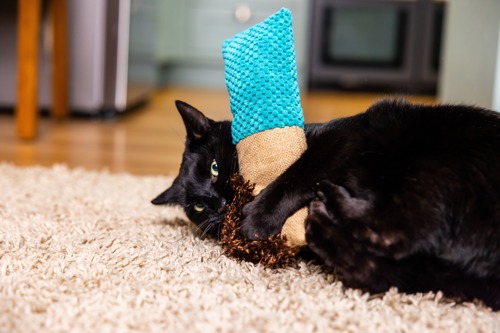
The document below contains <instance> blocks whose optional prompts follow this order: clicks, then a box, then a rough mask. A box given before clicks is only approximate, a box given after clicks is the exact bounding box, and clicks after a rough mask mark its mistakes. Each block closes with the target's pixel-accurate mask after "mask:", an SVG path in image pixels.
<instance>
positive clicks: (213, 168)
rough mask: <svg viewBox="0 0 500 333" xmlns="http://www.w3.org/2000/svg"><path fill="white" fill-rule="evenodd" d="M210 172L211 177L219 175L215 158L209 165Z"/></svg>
mask: <svg viewBox="0 0 500 333" xmlns="http://www.w3.org/2000/svg"><path fill="white" fill-rule="evenodd" d="M210 173H211V174H212V176H213V177H217V176H219V166H218V165H217V161H216V160H213V161H212V164H211V165H210Z"/></svg>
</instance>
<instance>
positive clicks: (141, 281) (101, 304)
mask: <svg viewBox="0 0 500 333" xmlns="http://www.w3.org/2000/svg"><path fill="white" fill-rule="evenodd" d="M171 181H172V178H169V177H162V176H148V177H144V176H141V177H139V176H133V175H129V174H112V173H109V172H106V171H100V172H94V171H86V170H83V169H69V168H67V167H65V166H63V165H56V166H53V167H52V168H43V167H28V168H20V167H16V166H13V165H10V164H0V236H1V238H0V332H287V333H291V332H328V331H330V332H468V333H469V332H500V314H498V313H495V312H491V311H490V310H489V309H487V308H485V307H483V306H481V305H478V304H472V303H466V304H459V305H457V304H454V303H453V302H451V301H448V300H446V299H444V298H443V297H442V295H440V294H439V293H437V294H433V293H429V294H419V295H404V294H400V293H398V292H397V291H396V290H391V291H389V292H388V293H386V294H384V295H379V296H370V295H368V294H364V293H362V292H360V291H358V290H353V289H344V288H343V287H342V284H341V283H340V282H338V281H336V280H335V277H334V276H332V275H331V274H328V273H325V272H323V271H322V270H321V268H320V267H318V266H315V265H312V264H310V263H307V262H300V263H299V265H298V267H296V268H286V269H276V270H273V269H268V268H264V267H262V266H260V265H254V264H250V263H246V262H237V261H234V260H233V259H230V258H227V257H225V256H224V255H222V252H221V248H220V247H219V245H218V244H217V243H216V242H215V241H212V240H206V239H205V240H204V239H200V237H199V236H198V235H199V234H198V233H197V232H196V229H195V228H193V226H191V224H190V223H189V222H187V221H186V219H185V217H184V215H183V213H182V212H181V211H180V210H179V209H175V208H168V207H157V206H153V205H151V204H150V203H149V201H150V200H151V199H152V198H153V197H154V196H155V195H157V194H158V193H160V192H161V191H162V190H164V189H165V188H166V186H167V185H168V184H169V183H170V182H171Z"/></svg>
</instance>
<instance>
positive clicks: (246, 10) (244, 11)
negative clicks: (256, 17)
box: [234, 5, 252, 23]
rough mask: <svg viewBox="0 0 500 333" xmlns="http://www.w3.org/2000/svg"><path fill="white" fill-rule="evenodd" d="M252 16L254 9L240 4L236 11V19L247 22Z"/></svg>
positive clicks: (239, 21)
mask: <svg viewBox="0 0 500 333" xmlns="http://www.w3.org/2000/svg"><path fill="white" fill-rule="evenodd" d="M251 17H252V10H251V9H250V7H248V6H247V5H239V6H238V7H236V10H235V11H234V19H235V20H236V22H238V23H247V22H248V21H249V20H250V18H251Z"/></svg>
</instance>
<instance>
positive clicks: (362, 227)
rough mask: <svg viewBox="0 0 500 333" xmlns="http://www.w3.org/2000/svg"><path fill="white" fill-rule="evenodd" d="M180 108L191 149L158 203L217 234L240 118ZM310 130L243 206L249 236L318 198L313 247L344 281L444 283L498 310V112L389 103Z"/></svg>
mask: <svg viewBox="0 0 500 333" xmlns="http://www.w3.org/2000/svg"><path fill="white" fill-rule="evenodd" d="M177 106H178V109H179V111H180V113H181V115H182V117H183V119H184V122H185V124H186V129H187V132H188V140H187V145H186V152H185V155H184V160H183V164H182V166H181V171H180V174H179V176H178V177H177V179H176V180H175V182H174V184H173V185H172V188H171V189H169V190H167V191H166V192H164V193H163V194H162V195H160V196H159V197H158V198H156V199H155V200H154V201H153V202H154V203H165V202H166V203H180V204H182V205H183V206H184V207H185V209H186V212H187V213H188V216H189V218H191V219H192V220H193V221H195V222H197V223H199V224H200V225H201V226H202V227H210V230H215V231H213V232H212V234H214V235H217V230H218V228H219V226H220V223H221V221H222V217H221V216H222V215H223V212H222V211H223V209H222V208H220V207H222V206H223V205H221V203H226V202H229V201H230V200H231V198H232V193H231V190H230V189H229V188H228V187H227V179H228V178H227V177H229V175H230V174H231V173H232V172H233V171H235V170H236V169H237V164H236V157H235V150H234V147H233V146H232V144H231V140H230V128H229V127H230V123H228V122H214V121H212V120H209V119H207V118H205V117H204V116H203V115H202V114H201V113H200V112H198V111H196V110H194V109H193V108H192V107H189V106H187V105H186V104H183V103H177ZM195 133H198V134H195ZM224 136H225V137H224ZM306 137H307V142H308V149H307V150H306V152H305V153H304V154H303V155H302V157H301V158H300V159H299V160H298V161H297V162H296V163H294V164H293V165H292V166H291V167H290V168H289V169H288V170H287V171H286V172H285V173H283V174H282V175H281V176H280V177H278V178H277V179H276V180H275V181H274V182H273V183H272V184H271V185H269V186H268V187H267V188H266V189H264V190H263V191H262V192H261V193H260V194H259V195H258V196H257V197H256V198H255V200H254V201H252V202H251V203H249V204H248V205H246V206H245V207H244V209H243V213H244V216H245V218H244V220H243V224H242V232H243V233H244V235H245V236H247V237H248V238H250V239H261V238H266V237H268V236H269V235H272V234H275V233H278V232H279V231H280V230H281V227H282V225H283V222H284V221H285V219H286V218H287V217H288V216H289V215H291V214H292V213H293V212H294V211H296V210H297V209H299V208H300V207H303V206H309V215H308V218H307V220H306V222H305V223H306V238H307V243H308V247H309V248H310V250H312V252H314V253H315V254H316V255H317V256H318V257H319V258H320V259H321V260H322V262H323V263H324V264H325V265H326V266H328V267H332V268H334V269H336V271H337V272H338V273H339V274H340V276H341V278H342V280H343V282H344V283H345V285H346V286H349V287H356V288H362V289H365V290H368V291H370V292H383V291H386V290H388V288H390V287H391V286H395V287H398V289H399V290H400V291H403V292H426V291H438V290H442V291H443V292H444V293H445V294H446V295H448V296H457V297H460V298H462V299H464V300H472V299H475V298H477V299H480V300H482V301H484V303H485V304H487V305H489V306H491V307H492V308H494V309H500V115H498V114H497V113H495V112H493V111H488V110H484V109H479V108H474V107H467V106H447V105H443V106H421V105H411V104H407V103H405V102H402V101H382V102H379V103H377V104H375V105H373V106H372V107H370V108H369V109H368V110H367V111H366V112H364V113H362V114H359V115H356V116H353V117H347V118H342V119H337V120H333V121H331V122H328V123H324V124H315V125H306ZM210 144H212V145H213V146H210ZM223 151H225V152H227V153H226V154H221V152H223ZM217 152H219V153H217ZM214 159H215V161H216V164H217V165H218V166H219V168H218V169H219V176H218V177H217V178H216V179H215V180H214V178H213V177H214V176H213V175H212V176H211V175H210V165H211V163H213V160H214ZM223 171H224V173H222V172H223ZM207 180H208V182H207ZM193 184H195V185H193ZM174 191H175V193H177V194H175V195H174ZM206 193H211V194H210V195H207V194H206ZM285 194H286V195H285ZM175 197H177V198H175ZM188 198H190V199H188ZM208 198H212V199H214V198H217V199H216V200H214V201H213V203H212V202H208V201H209V200H208ZM221 198H224V199H225V201H224V199H221ZM197 200H198V201H197ZM196 202H201V203H203V204H204V207H206V208H205V209H207V208H208V209H207V212H206V214H208V212H211V213H213V215H206V216H211V217H210V218H209V219H208V220H206V221H210V222H201V221H202V220H201V219H199V218H198V216H201V215H200V214H203V213H204V212H205V210H203V211H202V212H201V213H198V214H196V213H195V212H196V209H195V207H196V206H195V205H196ZM200 207H201V205H200ZM219 208H220V212H217V211H218V209H219ZM216 216H219V217H218V218H217V217H216ZM203 221H205V220H203Z"/></svg>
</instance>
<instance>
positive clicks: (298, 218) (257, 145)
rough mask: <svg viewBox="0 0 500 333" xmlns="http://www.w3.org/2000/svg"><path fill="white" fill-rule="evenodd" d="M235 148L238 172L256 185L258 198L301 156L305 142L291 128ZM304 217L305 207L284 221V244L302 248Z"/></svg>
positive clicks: (299, 131)
mask: <svg viewBox="0 0 500 333" xmlns="http://www.w3.org/2000/svg"><path fill="white" fill-rule="evenodd" d="M236 149H237V151H238V160H239V164H240V173H241V174H242V175H243V178H244V179H246V180H248V181H250V182H251V183H255V189H254V195H257V194H258V193H259V192H260V191H261V190H262V189H264V188H265V187H267V186H268V185H269V184H270V183H271V182H272V181H273V180H275V179H276V178H277V177H278V176H279V175H281V174H282V173H283V172H285V170H286V169H288V167H289V166H290V165H292V164H293V163H294V162H295V161H296V160H297V159H298V158H299V157H300V156H301V155H302V153H303V152H304V151H305V150H306V149H307V143H306V137H305V134H304V130H303V129H302V128H300V127H298V126H290V127H283V128H274V129H270V130H266V131H262V132H259V133H255V134H253V135H251V136H248V137H246V138H244V139H243V140H241V141H240V142H239V143H238V144H237V145H236ZM306 215H307V208H306V207H304V208H302V209H300V210H299V211H297V212H296V213H295V214H293V215H292V216H290V217H289V218H288V219H287V220H286V222H285V225H284V226H283V230H282V232H281V233H282V234H283V235H285V236H286V238H287V245H289V246H301V245H305V227H304V220H305V217H306Z"/></svg>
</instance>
